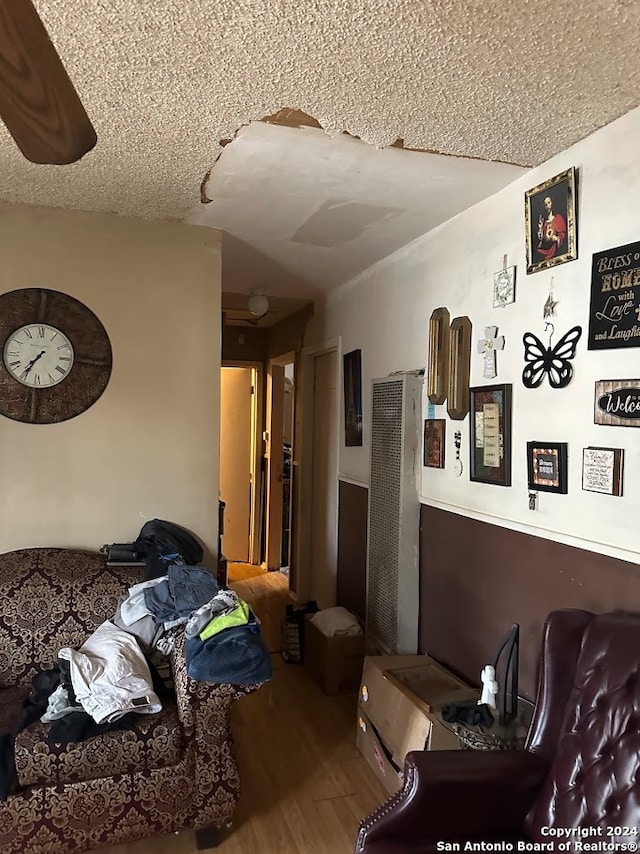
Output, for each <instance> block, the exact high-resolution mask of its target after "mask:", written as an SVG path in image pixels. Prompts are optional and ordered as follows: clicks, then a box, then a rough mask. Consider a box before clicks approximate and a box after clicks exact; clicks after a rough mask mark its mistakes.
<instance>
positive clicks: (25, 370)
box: [20, 350, 47, 380]
mask: <svg viewBox="0 0 640 854" xmlns="http://www.w3.org/2000/svg"><path fill="white" fill-rule="evenodd" d="M46 352H47V351H46V350H41V351H40V352H39V353H38V355H37V356H36V357H35V359H32V360H31V361H30V362H29V364H28V365H27V367H26V368H25V369H24V371H23V372H22V373H21V374H20V379H22V380H26V378H27V374H28V373H29V371H30V370H31V368H32V367H33V366H34V365H35V363H36V362H37V361H38V359H41V358H42V357H43V356H44V354H45V353H46Z"/></svg>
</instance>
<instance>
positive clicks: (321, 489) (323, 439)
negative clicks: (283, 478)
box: [310, 350, 338, 608]
mask: <svg viewBox="0 0 640 854" xmlns="http://www.w3.org/2000/svg"><path fill="white" fill-rule="evenodd" d="M314 363H315V382H314V403H313V462H312V483H313V487H312V499H311V552H310V555H311V591H312V596H311V598H313V599H315V600H316V601H317V602H318V606H319V607H320V608H330V607H333V606H334V605H335V604H336V578H337V550H338V545H337V518H338V502H337V478H338V474H337V473H338V443H337V435H338V433H337V419H338V403H337V389H336V373H337V356H336V352H335V350H334V351H331V352H329V353H323V354H322V355H321V356H317V357H316V358H315V360H314Z"/></svg>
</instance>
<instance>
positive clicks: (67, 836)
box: [0, 549, 257, 854]
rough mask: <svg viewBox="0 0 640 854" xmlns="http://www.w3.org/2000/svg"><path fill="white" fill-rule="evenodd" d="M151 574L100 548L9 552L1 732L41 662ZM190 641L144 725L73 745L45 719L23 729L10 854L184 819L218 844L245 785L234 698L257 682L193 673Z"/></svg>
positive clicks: (2, 580)
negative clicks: (110, 559)
mask: <svg viewBox="0 0 640 854" xmlns="http://www.w3.org/2000/svg"><path fill="white" fill-rule="evenodd" d="M142 574H143V568H141V567H116V568H114V567H107V566H106V561H105V558H104V556H103V555H101V554H97V553H91V552H83V551H72V550H67V549H23V550H19V551H13V552H8V553H6V554H3V555H0V732H5V733H6V732H9V731H11V730H12V727H13V726H14V725H15V723H16V721H17V720H19V719H20V717H21V712H22V703H23V700H24V699H25V697H26V696H27V695H28V694H29V691H30V688H31V680H32V678H33V677H34V676H35V675H36V673H38V672H39V671H42V670H44V669H48V668H51V667H52V666H53V665H54V664H55V662H56V657H57V652H58V650H59V649H61V648H62V647H64V646H70V647H75V648H77V647H79V646H80V645H81V644H82V643H83V642H84V640H86V639H87V637H88V636H89V635H90V634H91V633H92V632H93V631H94V630H95V629H96V628H97V627H98V626H99V625H100V623H102V622H103V620H105V619H109V618H110V617H112V616H113V614H114V613H115V609H116V605H117V600H118V598H119V596H120V595H121V594H122V593H123V592H125V591H126V589H127V588H128V587H130V586H131V585H132V584H135V583H137V582H138V581H140V580H142ZM183 641H184V636H183V634H181V635H179V636H178V640H177V641H176V644H175V647H174V650H173V653H172V656H171V669H172V674H173V680H174V684H175V700H171V701H166V702H165V703H164V707H163V710H162V712H160V713H159V714H156V715H140V716H139V717H140V722H139V723H138V722H136V725H135V728H134V729H126V730H124V729H123V730H114V731H110V732H106V733H103V734H101V735H99V736H96V737H94V738H92V739H89V740H88V741H84V742H79V743H72V744H69V745H66V746H61V745H56V744H50V743H49V742H48V741H47V740H46V727H47V726H48V725H47V724H42V723H41V722H40V721H39V720H37V721H36V722H35V723H33V724H31V725H30V726H29V727H27V728H26V729H23V730H22V731H21V732H19V733H18V734H17V736H16V739H15V762H16V778H17V779H16V782H15V785H14V789H13V793H12V794H10V795H9V797H8V799H7V800H5V801H2V802H0V851H1V852H2V854H49V852H51V854H68V852H74V851H76V852H80V851H87V850H89V849H92V848H97V847H99V846H102V845H118V844H120V843H124V842H128V841H131V840H135V839H142V838H144V837H148V836H153V835H155V834H161V833H170V832H172V831H178V830H183V829H186V828H193V829H194V830H196V831H197V834H196V837H197V839H198V841H199V842H200V843H202V844H203V845H207V846H211V845H212V844H214V839H215V837H216V830H217V829H221V828H223V827H225V826H228V825H229V824H230V822H231V820H232V818H233V814H234V809H235V805H236V802H237V799H238V793H239V776H238V768H237V765H236V762H235V758H234V749H233V740H232V737H231V732H230V726H229V723H230V713H231V706H232V703H233V701H234V700H236V699H239V698H240V697H242V696H244V695H245V694H248V693H251V692H252V691H253V690H255V687H243V686H231V685H223V684H209V683H204V682H196V681H194V680H193V679H191V678H190V677H189V676H188V675H187V668H186V662H185V657H184V642H183ZM256 687H257V686H256Z"/></svg>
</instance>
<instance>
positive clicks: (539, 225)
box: [524, 166, 578, 273]
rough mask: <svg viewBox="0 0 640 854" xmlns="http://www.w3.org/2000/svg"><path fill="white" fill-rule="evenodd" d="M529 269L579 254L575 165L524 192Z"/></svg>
mask: <svg viewBox="0 0 640 854" xmlns="http://www.w3.org/2000/svg"><path fill="white" fill-rule="evenodd" d="M524 219H525V227H526V237H527V273H537V272H538V270H546V269H547V268H548V267H555V266H556V264H564V263H565V262H566V261H575V260H576V258H577V257H578V220H577V210H576V170H575V167H574V166H572V167H571V168H570V169H567V170H566V172H561V173H560V174H559V175H555V176H554V177H553V178H549V179H548V180H547V181H544V182H543V183H542V184H538V186H537V187H533V188H532V189H531V190H527V191H526V193H525V194H524Z"/></svg>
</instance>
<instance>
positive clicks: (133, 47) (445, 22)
mask: <svg viewBox="0 0 640 854" xmlns="http://www.w3.org/2000/svg"><path fill="white" fill-rule="evenodd" d="M35 2H36V7H37V9H38V11H39V12H40V14H41V16H42V18H43V20H44V22H45V25H46V26H47V28H48V29H49V32H50V35H51V37H52V39H53V41H54V43H55V44H56V47H57V48H58V50H59V52H60V54H61V57H62V59H63V61H64V63H65V65H66V67H67V69H68V71H69V73H70V75H71V78H72V80H73V81H74V83H75V84H76V86H77V89H78V91H79V94H80V96H81V98H82V100H83V103H84V105H85V107H86V109H87V111H88V113H89V116H90V118H91V119H92V122H93V124H94V126H95V127H96V130H97V133H98V144H97V146H96V148H95V149H94V150H93V151H92V152H90V153H89V154H88V155H87V156H86V157H85V158H84V159H83V160H82V161H81V162H80V163H77V164H75V165H73V166H66V167H47V166H34V165H32V164H29V163H27V162H26V161H25V160H24V159H23V158H22V156H21V155H20V154H19V152H18V151H17V150H16V148H15V146H14V144H13V142H12V140H11V139H10V137H9V136H8V134H7V133H6V131H5V130H4V127H3V126H0V175H1V176H2V190H1V196H2V198H3V199H4V200H6V201H15V202H27V203H33V204H45V205H56V206H61V207H71V208H78V209H84V210H100V211H115V212H117V213H121V214H130V215H135V216H142V217H155V218H178V219H182V218H184V217H185V215H186V214H187V212H188V211H189V210H190V209H191V208H192V206H193V204H194V203H195V202H197V201H198V199H199V196H200V185H201V182H202V179H203V176H204V175H205V174H206V173H207V171H208V170H209V169H210V168H211V166H212V164H213V163H214V162H215V160H216V158H217V156H218V155H219V153H220V151H221V145H220V140H223V139H232V138H233V136H234V134H235V132H236V130H237V129H238V128H240V127H241V126H242V125H244V124H247V123H249V122H252V121H255V120H257V119H260V118H261V117H264V116H270V115H274V114H277V113H278V111H279V110H281V109H282V108H283V107H284V108H292V109H296V110H301V111H303V112H305V113H307V114H308V115H309V116H313V117H314V118H315V119H316V120H317V122H318V123H319V124H320V125H321V126H322V127H323V128H324V129H325V130H326V131H327V133H329V134H330V135H336V134H339V133H342V132H343V131H347V132H348V133H350V134H352V135H353V136H356V137H358V138H360V139H362V140H363V141H364V142H366V143H369V144H370V145H372V146H376V147H384V146H389V145H392V144H394V143H395V142H396V140H398V139H402V140H403V141H404V143H403V144H404V146H405V147H407V148H412V149H424V150H428V151H437V152H443V153H446V154H452V155H459V156H469V157H476V158H482V159H485V160H496V161H504V162H510V163H516V164H523V165H535V164H538V163H540V162H541V161H543V160H545V159H547V158H548V157H550V156H551V155H553V154H555V153H557V152H558V151H560V150H561V149H564V148H566V147H567V146H569V145H570V144H572V143H573V142H575V141H577V140H578V139H580V138H582V137H584V136H586V135H587V134H589V133H590V132H591V131H593V130H594V129H596V128H597V127H600V126H602V125H604V124H606V123H607V122H609V121H611V120H613V119H614V118H616V117H617V116H619V115H621V114H622V113H624V112H626V111H628V110H629V109H631V108H632V107H634V106H636V105H637V104H638V103H639V102H640V65H639V64H638V63H637V61H636V58H637V44H638V31H639V21H640V4H638V3H637V2H626V0H598V2H597V3H595V2H594V3H585V2H584V0H564V2H562V3H556V4H554V5H553V6H552V7H545V6H544V5H541V4H539V3H532V2H528V0H505V2H503V3H498V4H495V3H487V2H485V0H314V2H313V3H302V2H299V3H292V2H290V3H287V2H284V0H282V2H274V0H234V2H229V0H189V2H188V3H185V2H184V0H145V1H144V2H131V0H35ZM62 170H64V171H62Z"/></svg>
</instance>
